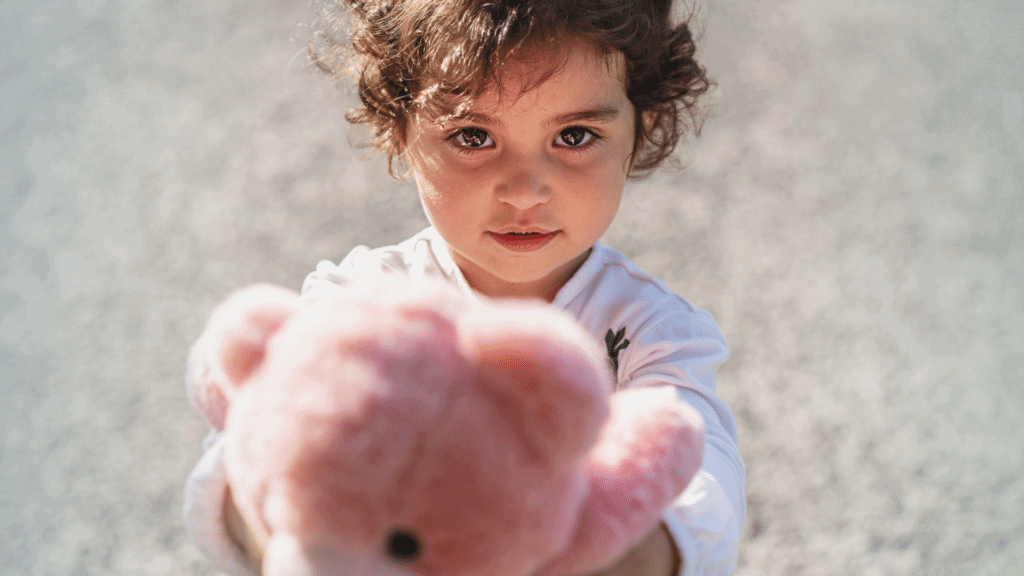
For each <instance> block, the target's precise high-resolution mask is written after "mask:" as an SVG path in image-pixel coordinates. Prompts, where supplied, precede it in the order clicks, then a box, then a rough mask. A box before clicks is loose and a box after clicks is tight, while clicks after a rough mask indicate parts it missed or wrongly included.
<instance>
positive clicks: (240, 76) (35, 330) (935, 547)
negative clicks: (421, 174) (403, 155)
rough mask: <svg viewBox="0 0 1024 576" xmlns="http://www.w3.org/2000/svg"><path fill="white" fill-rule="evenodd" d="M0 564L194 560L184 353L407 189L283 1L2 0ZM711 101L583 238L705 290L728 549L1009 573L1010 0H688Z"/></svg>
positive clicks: (372, 227) (896, 567)
mask: <svg viewBox="0 0 1024 576" xmlns="http://www.w3.org/2000/svg"><path fill="white" fill-rule="evenodd" d="M3 13H4V16H3V18H2V20H0V206H2V212H0V386H2V388H0V395H2V400H0V414H2V417H3V429H4V440H5V442H4V444H3V455H2V467H0V477H2V481H0V486H2V497H0V502H2V504H0V572H2V573H3V574H9V575H25V576H29V575H31V576H42V575H50V574H61V575H65V574H66V575H86V574H87V575H101V574H102V575H106V574H151V575H162V574H174V575H178V574H212V573H213V571H212V570H211V569H210V568H209V567H208V565H207V564H206V562H205V561H204V560H203V559H202V558H201V557H200V556H199V554H198V553H197V552H196V550H195V549H194V548H193V547H192V546H191V545H190V544H189V543H188V541H187V540H186V538H185V536H184V533H183V530H182V526H181V520H180V513H179V508H180V506H181V484H182V481H183V479H184V477H185V476H186V474H187V472H188V470H189V469H190V467H191V465H192V464H193V463H194V461H195V460H196V458H197V457H198V455H199V442H200V439H201V437H202V436H203V434H204V433H205V427H204V423H203V422H202V420H201V418H200V417H199V415H198V414H197V413H196V412H194V411H193V410H192V409H191V407H190V406H189V405H188V403H187V401H186V400H185V397H184V393H183V386H182V373H183V365H184V354H185V350H186V347H187V345H188V344H189V343H190V342H191V341H192V340H193V339H194V338H195V337H196V336H197V335H198V333H199V330H200V328H201V326H202V324H203V322H204V321H205V318H206V316H207V314H208V313H209V312H210V310H211V308H212V306H213V305H214V304H215V303H216V302H217V301H219V300H220V299H221V298H223V297H224V296H225V295H226V294H227V293H228V292H229V291H230V290H232V289H234V288H236V287H239V286H242V285H244V284H247V283H250V282H254V281H273V282H278V283H281V284H285V285H289V286H293V287H297V286H298V285H299V283H300V282H301V280H302V278H303V276H304V275H305V273H306V272H307V271H309V270H310V269H311V268H312V267H313V266H314V265H315V263H316V262H317V261H318V260H320V259H323V258H330V259H338V258H340V257H341V256H343V255H344V254H345V253H346V252H347V251H348V250H349V249H350V248H351V247H352V246H353V245H355V244H356V243H365V244H369V245H380V244H384V243H391V242H394V241H397V240H400V239H402V238H404V237H405V236H407V235H409V234H411V233H413V232H415V231H417V230H418V229H420V228H421V227H422V226H423V225H424V224H425V220H424V218H423V216H422V215H421V214H420V212H419V208H418V206H417V204H416V199H415V195H414V193H413V190H412V188H411V186H410V184H407V183H406V184H401V183H394V182H392V181H390V180H388V179H387V178H386V176H385V175H384V169H383V163H382V162H381V161H380V160H379V159H377V160H369V161H367V160H364V159H362V158H361V154H356V153H353V152H352V150H351V148H350V147H349V145H348V142H347V138H348V132H347V128H346V126H345V123H344V121H343V119H342V112H343V109H344V105H345V101H346V98H347V97H346V96H344V95H342V94H339V93H337V92H335V91H334V90H332V89H331V88H330V87H329V86H327V85H326V83H325V82H324V81H323V80H322V79H321V78H320V77H318V76H316V75H315V74H313V73H311V72H310V71H308V70H307V69H306V64H305V60H304V56H303V53H302V51H303V46H304V43H305V40H306V38H307V36H308V31H309V28H308V25H309V23H310V22H311V21H312V20H313V13H312V12H311V10H310V8H309V6H308V5H307V3H306V2H283V1H280V0H261V1H260V2H240V1H237V0H230V1H227V2H198V1H195V0H181V1H162V2H157V1H152V0H135V1H133V2H127V1H125V0H88V1H87V0H78V1H76V2H55V1H53V0H40V1H38V2H31V3H30V2H27V1H26V0H9V1H6V2H4V4H3ZM706 23H707V25H706V38H705V40H704V42H703V54H704V55H705V58H706V61H707V63H708V66H709V67H710V70H711V72H712V74H713V76H714V77H716V78H717V80H718V82H719V89H718V91H717V93H716V109H717V112H716V115H715V116H714V117H713V118H712V119H711V120H709V121H708V122H707V124H706V127H705V131H704V134H703V136H702V137H701V138H700V139H699V140H698V141H696V142H694V143H692V144H691V145H688V146H686V147H685V148H684V149H682V150H681V151H680V157H682V158H683V159H685V160H686V161H687V162H688V163H689V168H688V169H687V170H685V171H675V172H673V171H664V172H662V173H660V174H659V175H658V176H656V177H654V178H653V179H651V180H650V181H648V182H645V183H641V184H638V185H635V186H633V187H631V188H630V190H629V192H628V195H627V197H626V200H625V202H624V204H623V208H622V211H621V214H620V216H619V218H618V220H617V221H616V223H615V225H614V226H613V228H612V229H611V230H610V231H609V233H608V234H607V236H606V238H605V240H606V242H607V243H608V244H610V245H613V246H615V247H618V248H619V249H621V250H622V251H624V252H625V253H626V254H627V255H629V256H631V257H633V258H635V260H636V261H637V262H638V263H639V264H640V265H642V266H644V267H645V268H647V269H648V270H650V271H652V272H654V273H656V274H658V275H660V276H661V277H663V278H664V279H666V280H667V281H668V282H669V283H670V284H671V285H672V286H673V287H674V288H676V289H677V290H678V291H680V292H681V293H683V294H685V295H686V296H688V297H689V298H690V299H692V300H693V301H694V302H696V303H698V304H699V305H701V306H702V307H705V308H708V309H710V310H711V311H712V312H713V313H714V314H715V315H716V317H717V318H718V320H719V322H720V324H721V327H722V329H723V330H724V332H725V334H726V336H727V338H728V339H729V341H730V343H731V345H732V347H733V350H734V355H733V358H732V359H731V361H730V362H729V363H728V364H727V366H726V367H724V368H723V370H722V371H721V374H720V392H721V394H722V395H723V396H724V397H725V398H726V399H727V400H728V401H729V402H730V403H731V405H732V406H733V408H734V410H735V412H736V414H737V416H738V419H739V425H740V434H741V440H742V449H743V452H744V454H745V458H746V462H747V466H748V473H749V481H748V488H749V493H748V494H749V507H750V508H749V517H748V520H747V525H746V528H745V542H744V545H743V551H742V558H741V567H740V570H739V574H743V575H751V576H752V575H768V574H771V575H803V574H806V575H823V574H829V575H835V574H850V575H905V574H928V575H933V574H934V575H940V574H941V575H946V574H970V575H982V574H995V575H1014V574H1021V573H1024V517H1022V516H1024V514H1022V513H1024V477H1022V472H1021V470H1022V464H1024V462H1022V460H1024V428H1022V423H1021V422H1022V417H1024V392H1022V386H1021V383H1022V376H1024V368H1022V367H1024V298H1022V289H1024V197H1022V184H1021V183H1022V181H1024V143H1022V142H1024V118H1022V116H1024V98H1022V88H1024V73H1022V72H1024V67H1022V64H1021V63H1022V61H1024V49H1022V45H1024V43H1022V42H1021V40H1020V38H1021V35H1022V33H1024V9H1022V8H1021V6H1020V4H1018V3H1016V2H1015V1H1014V0H983V1H980V2H969V3H960V2H953V1H952V0H905V1H902V2H887V1H882V0H864V1H859V2H855V1H853V0H836V1H824V0H817V1H814V0H766V1H762V2H746V3H741V2H735V3H730V2H723V1H721V0H716V1H715V2H714V3H713V4H712V5H711V6H710V7H709V8H708V9H707V11H706Z"/></svg>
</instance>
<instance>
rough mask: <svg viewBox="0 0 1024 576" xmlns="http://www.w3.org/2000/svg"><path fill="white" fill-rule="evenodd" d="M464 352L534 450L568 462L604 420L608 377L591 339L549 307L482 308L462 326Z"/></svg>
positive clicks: (573, 460)
mask: <svg viewBox="0 0 1024 576" xmlns="http://www.w3.org/2000/svg"><path fill="white" fill-rule="evenodd" d="M462 328H463V330H464V337H465V338H466V342H467V343H466V345H467V347H468V348H469V350H468V352H467V355H468V356H470V357H471V358H473V359H474V360H475V361H476V362H477V363H478V366H479V367H480V369H481V370H482V373H483V375H484V378H485V380H486V381H487V382H488V384H489V385H490V386H492V387H493V388H492V390H493V392H494V393H495V394H496V395H498V397H499V401H500V402H501V405H502V407H503V408H506V407H507V408H508V410H509V411H510V412H511V413H512V417H513V421H514V422H516V423H517V424H518V425H519V426H520V432H521V434H522V435H523V438H524V440H525V441H527V442H528V443H529V445H530V446H531V447H532V448H534V452H535V453H537V454H540V455H542V456H543V457H545V458H549V457H551V458H553V459H554V460H553V463H561V465H576V464H578V462H579V459H580V458H581V457H582V456H583V455H584V454H585V453H586V451H587V450H589V449H590V447H591V446H592V445H593V444H594V442H595V441H596V440H597V435H598V433H599V431H600V429H601V425H602V424H603V422H604V420H605V418H607V416H608V395H609V394H610V393H611V389H612V383H611V373H610V370H609V369H608V366H607V364H606V362H605V361H604V358H603V356H602V355H601V354H600V352H599V351H598V350H597V348H596V344H595V343H594V342H593V339H592V338H591V337H590V336H589V335H588V334H586V333H585V332H583V330H582V329H581V328H579V327H578V326H577V325H576V323H575V322H574V321H573V320H571V319H570V318H568V317H566V316H564V315H562V314H560V313H556V312H555V311H553V310H550V309H541V308H512V309H486V310H482V311H480V313H479V314H477V317H476V318H474V319H473V320H471V321H470V322H469V325H464V326H463V327H462Z"/></svg>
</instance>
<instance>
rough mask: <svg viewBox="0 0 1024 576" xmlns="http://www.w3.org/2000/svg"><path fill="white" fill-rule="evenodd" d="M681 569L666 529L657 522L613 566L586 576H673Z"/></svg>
mask: <svg viewBox="0 0 1024 576" xmlns="http://www.w3.org/2000/svg"><path fill="white" fill-rule="evenodd" d="M682 567H683V566H682V559H681V558H680V557H679V552H678V551H677V549H676V545H675V544H674V543H673V542H672V537H671V536H670V535H669V532H668V528H666V527H665V525H664V524H661V523H660V522H659V523H658V524H657V525H656V526H655V527H654V528H653V529H651V531H650V532H648V533H647V536H645V537H644V539H643V540H641V541H640V543H639V544H637V545H636V546H635V547H633V549H632V550H630V551H629V552H627V553H626V555H625V556H623V557H622V558H621V559H619V560H618V561H617V562H616V563H615V564H613V565H611V566H609V567H608V568H605V569H604V570H601V571H600V572H595V573H593V574H590V575H588V576H675V575H676V574H679V573H680V572H682Z"/></svg>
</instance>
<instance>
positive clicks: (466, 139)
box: [452, 128, 494, 148]
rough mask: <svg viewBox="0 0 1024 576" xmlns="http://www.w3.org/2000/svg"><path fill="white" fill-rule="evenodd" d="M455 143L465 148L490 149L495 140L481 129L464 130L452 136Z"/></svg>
mask: <svg viewBox="0 0 1024 576" xmlns="http://www.w3.org/2000/svg"><path fill="white" fill-rule="evenodd" d="M452 138H453V139H454V140H455V142H456V143H457V144H458V145H459V146H462V147H464V148H489V147H491V146H494V140H492V139H491V135H490V134H488V133H487V131H486V130H482V129H480V128H463V129H462V130H459V131H458V132H456V133H455V134H453V135H452Z"/></svg>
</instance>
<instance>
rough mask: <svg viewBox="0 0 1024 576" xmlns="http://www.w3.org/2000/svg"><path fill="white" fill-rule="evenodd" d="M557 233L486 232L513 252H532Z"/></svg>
mask: <svg viewBox="0 0 1024 576" xmlns="http://www.w3.org/2000/svg"><path fill="white" fill-rule="evenodd" d="M558 233H559V232H558V231H557V230H556V231H554V232H541V231H533V230H530V231H515V230H509V231H506V232H488V233H487V234H489V235H490V236H491V238H494V240H495V241H497V242H498V244H501V245H502V246H504V247H505V248H507V249H509V250H512V251H513V252H533V251H534V250H540V249H541V248H543V247H544V246H547V244H548V243H549V242H551V240H553V239H554V238H555V236H557V235H558Z"/></svg>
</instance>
